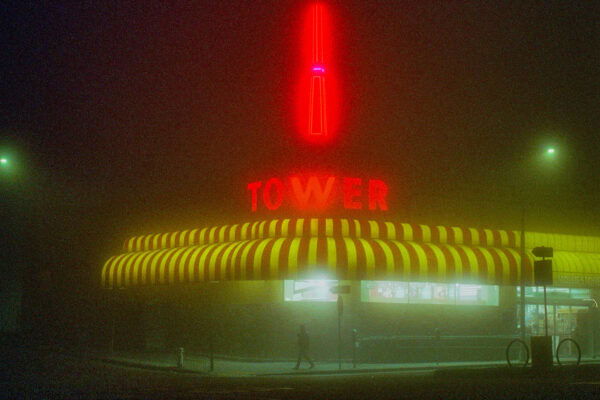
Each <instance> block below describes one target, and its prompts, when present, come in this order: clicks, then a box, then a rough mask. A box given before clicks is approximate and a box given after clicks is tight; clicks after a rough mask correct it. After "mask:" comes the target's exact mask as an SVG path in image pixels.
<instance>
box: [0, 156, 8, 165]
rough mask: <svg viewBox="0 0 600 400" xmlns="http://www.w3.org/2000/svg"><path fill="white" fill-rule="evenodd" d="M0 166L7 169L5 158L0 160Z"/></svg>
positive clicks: (6, 159)
mask: <svg viewBox="0 0 600 400" xmlns="http://www.w3.org/2000/svg"><path fill="white" fill-rule="evenodd" d="M0 165H1V166H3V167H8V158H5V157H2V158H0Z"/></svg>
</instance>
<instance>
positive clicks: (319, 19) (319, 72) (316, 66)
mask: <svg viewBox="0 0 600 400" xmlns="http://www.w3.org/2000/svg"><path fill="white" fill-rule="evenodd" d="M310 72H311V78H310V95H309V104H308V134H309V135H322V136H325V135H327V102H326V96H325V60H324V57H323V6H322V5H321V4H315V5H313V10H312V66H311V71H310Z"/></svg>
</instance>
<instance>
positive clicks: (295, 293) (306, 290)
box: [283, 279, 338, 302]
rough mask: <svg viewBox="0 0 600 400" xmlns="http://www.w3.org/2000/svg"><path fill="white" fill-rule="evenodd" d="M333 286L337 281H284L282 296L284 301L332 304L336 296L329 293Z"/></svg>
mask: <svg viewBox="0 0 600 400" xmlns="http://www.w3.org/2000/svg"><path fill="white" fill-rule="evenodd" d="M334 286H338V281H337V280H330V279H306V280H286V281H283V296H284V299H285V301H325V302H334V301H336V300H337V295H336V294H333V293H331V288H332V287H334Z"/></svg>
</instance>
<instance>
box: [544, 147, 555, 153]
mask: <svg viewBox="0 0 600 400" xmlns="http://www.w3.org/2000/svg"><path fill="white" fill-rule="evenodd" d="M555 151H556V150H555V149H554V147H550V148H549V149H548V150H546V153H548V154H554V153H555Z"/></svg>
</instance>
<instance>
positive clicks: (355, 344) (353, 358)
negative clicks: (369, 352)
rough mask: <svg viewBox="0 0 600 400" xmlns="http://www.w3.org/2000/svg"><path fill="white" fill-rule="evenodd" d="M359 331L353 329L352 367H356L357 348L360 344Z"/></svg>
mask: <svg viewBox="0 0 600 400" xmlns="http://www.w3.org/2000/svg"><path fill="white" fill-rule="evenodd" d="M359 344H360V343H359V341H358V331H357V330H356V329H352V368H356V349H357V348H358V346H359Z"/></svg>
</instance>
